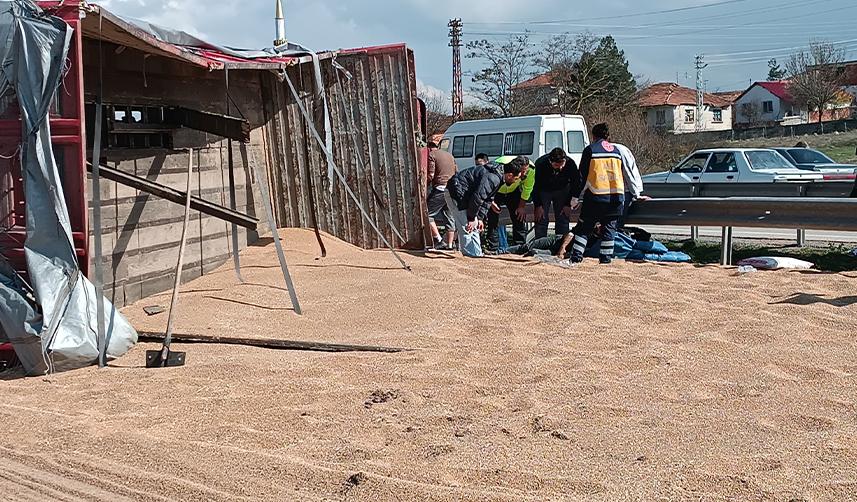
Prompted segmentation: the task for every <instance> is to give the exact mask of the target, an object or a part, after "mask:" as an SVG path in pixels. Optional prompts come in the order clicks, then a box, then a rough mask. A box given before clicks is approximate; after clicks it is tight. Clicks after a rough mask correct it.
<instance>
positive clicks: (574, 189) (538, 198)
mask: <svg viewBox="0 0 857 502" xmlns="http://www.w3.org/2000/svg"><path fill="white" fill-rule="evenodd" d="M582 190H583V182H582V181H581V179H580V172H579V171H578V170H577V164H575V163H574V160H573V159H572V158H571V157H569V156H568V155H566V154H565V151H563V149H562V148H554V149H553V150H551V151H550V153H548V154H547V155H544V156H542V157H539V160H537V161H536V184H535V186H534V187H533V195H532V198H533V206H535V210H534V214H533V216H534V219H535V222H536V239H539V238H542V237H546V236H547V235H548V223H550V218H549V217H548V214H549V213H548V211H549V210H550V208H551V206H553V211H554V218H555V225H556V228H555V231H556V234H557V235H565V234H567V233H568V230H569V226H570V224H569V218H571V205H572V198H574V197H577V196H578V195H579V194H580V192H581V191H582Z"/></svg>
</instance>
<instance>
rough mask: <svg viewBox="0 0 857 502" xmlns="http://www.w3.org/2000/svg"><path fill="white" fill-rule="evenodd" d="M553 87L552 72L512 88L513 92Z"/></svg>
mask: <svg viewBox="0 0 857 502" xmlns="http://www.w3.org/2000/svg"><path fill="white" fill-rule="evenodd" d="M552 85H553V77H552V76H551V74H550V72H548V73H542V74H541V75H536V76H535V77H533V78H531V79H529V80H524V81H523V82H521V83H520V84H517V85H514V86H512V90H520V89H536V88H538V87H550V86H552Z"/></svg>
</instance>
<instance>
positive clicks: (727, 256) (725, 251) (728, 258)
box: [720, 227, 732, 266]
mask: <svg viewBox="0 0 857 502" xmlns="http://www.w3.org/2000/svg"><path fill="white" fill-rule="evenodd" d="M721 235H722V238H721V244H720V246H721V247H720V264H721V265H723V266H726V265H731V264H732V227H723V232H722V234H721Z"/></svg>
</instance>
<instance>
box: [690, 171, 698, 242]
mask: <svg viewBox="0 0 857 502" xmlns="http://www.w3.org/2000/svg"><path fill="white" fill-rule="evenodd" d="M690 196H691V197H698V196H699V185H693V186H692V187H691V188H690ZM698 240H699V227H690V241H691V242H693V243H696V241H698Z"/></svg>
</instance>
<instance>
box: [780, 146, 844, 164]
mask: <svg viewBox="0 0 857 502" xmlns="http://www.w3.org/2000/svg"><path fill="white" fill-rule="evenodd" d="M789 154H791V156H792V158H793V159H795V162H797V163H798V164H834V163H835V162H833V159H831V158H830V157H828V156H827V155H824V154H823V153H821V152H819V151H818V150H810V149H809V148H792V149H791V150H789Z"/></svg>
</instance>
